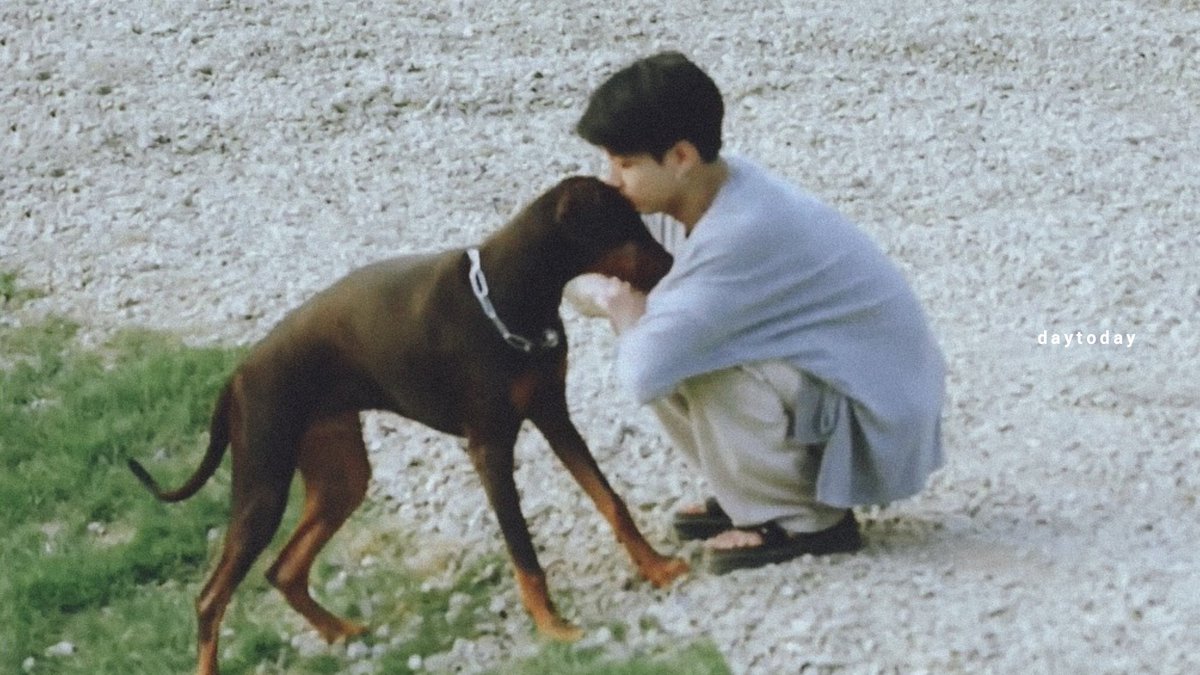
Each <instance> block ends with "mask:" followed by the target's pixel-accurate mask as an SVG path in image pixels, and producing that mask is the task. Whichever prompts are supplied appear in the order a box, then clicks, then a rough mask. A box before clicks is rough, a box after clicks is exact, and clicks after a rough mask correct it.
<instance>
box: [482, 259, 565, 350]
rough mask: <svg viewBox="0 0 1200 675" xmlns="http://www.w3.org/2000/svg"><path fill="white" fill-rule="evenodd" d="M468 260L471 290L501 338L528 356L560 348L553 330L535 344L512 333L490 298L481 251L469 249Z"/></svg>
mask: <svg viewBox="0 0 1200 675" xmlns="http://www.w3.org/2000/svg"><path fill="white" fill-rule="evenodd" d="M467 258H469V259H470V260H471V272H470V274H469V275H468V276H469V278H470V280H471V290H472V291H474V292H475V299H477V300H479V306H480V307H481V308H483V313H484V315H486V316H487V318H489V319H491V320H492V324H493V325H494V326H496V330H498V331H500V337H502V338H504V341H505V342H507V343H508V345H509V346H510V347H512V348H514V349H517V350H519V351H521V352H524V353H526V354H528V353H530V352H532V351H533V350H534V348H535V347H537V348H541V349H554V348H555V347H557V346H558V344H559V342H560V338H559V335H558V331H556V330H554V329H553V328H547V329H546V330H545V331H544V332H543V333H542V340H541V342H534V341H533V340H530V339H529V338H526V337H522V336H520V335H517V334H516V333H514V332H512V331H510V330H509V329H508V326H505V325H504V322H503V321H501V320H500V316H499V315H498V314H497V313H496V307H495V305H493V304H492V301H491V299H490V298H488V285H487V278H486V277H484V276H483V266H482V265H481V264H480V262H479V249H477V248H469V249H467Z"/></svg>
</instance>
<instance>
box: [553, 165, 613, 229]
mask: <svg viewBox="0 0 1200 675" xmlns="http://www.w3.org/2000/svg"><path fill="white" fill-rule="evenodd" d="M559 187H560V191H559V195H558V202H557V203H556V204H555V207H554V222H556V223H559V224H564V223H568V222H580V223H583V222H587V221H589V220H595V218H589V217H588V216H590V215H592V214H598V213H603V212H604V206H605V197H608V198H609V199H610V200H611V198H612V195H606V194H605V191H606V190H607V191H611V192H616V190H615V189H613V188H612V187H610V186H608V185H605V184H604V183H603V182H602V181H600V180H599V179H597V178H588V177H585V176H573V177H571V178H567V179H566V180H564V181H563V182H562V184H561V185H560V186H559Z"/></svg>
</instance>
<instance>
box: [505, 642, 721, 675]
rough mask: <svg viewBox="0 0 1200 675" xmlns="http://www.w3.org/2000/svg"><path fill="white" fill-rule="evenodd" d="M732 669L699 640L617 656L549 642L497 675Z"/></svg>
mask: <svg viewBox="0 0 1200 675" xmlns="http://www.w3.org/2000/svg"><path fill="white" fill-rule="evenodd" d="M730 672H731V671H730V670H729V666H728V665H727V664H726V663H725V658H724V657H723V656H722V655H721V653H720V652H719V651H717V648H716V646H715V645H713V644H712V643H711V642H697V643H693V644H690V645H687V646H684V647H681V648H679V649H677V650H673V651H670V652H668V653H664V654H660V655H658V656H636V657H632V658H628V659H613V658H612V657H608V656H605V655H604V653H603V652H602V651H601V650H599V649H583V650H581V649H575V648H573V647H571V646H570V645H549V646H547V647H545V648H543V649H542V651H541V652H540V653H539V654H538V655H537V656H535V657H533V658H531V659H528V660H525V661H520V662H517V663H514V664H510V665H507V666H505V667H504V668H503V669H502V670H498V671H495V675H501V673H503V674H504V675H539V674H540V673H555V675H663V674H665V673H679V674H680V675H685V674H686V675H728V674H729V673H730Z"/></svg>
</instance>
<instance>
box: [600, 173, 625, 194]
mask: <svg viewBox="0 0 1200 675" xmlns="http://www.w3.org/2000/svg"><path fill="white" fill-rule="evenodd" d="M600 180H602V181H604V182H605V183H608V184H609V185H611V186H613V187H615V188H617V189H618V190H620V189H621V176H620V174H618V173H617V171H616V169H609V170H608V171H606V172H605V173H604V176H603V177H601V179H600Z"/></svg>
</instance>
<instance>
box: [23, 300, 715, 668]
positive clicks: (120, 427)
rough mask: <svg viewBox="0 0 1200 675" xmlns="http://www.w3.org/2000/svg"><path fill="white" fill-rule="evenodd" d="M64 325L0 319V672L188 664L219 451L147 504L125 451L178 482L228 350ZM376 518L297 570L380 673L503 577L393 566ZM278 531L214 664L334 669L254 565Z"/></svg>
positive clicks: (487, 621)
mask: <svg viewBox="0 0 1200 675" xmlns="http://www.w3.org/2000/svg"><path fill="white" fill-rule="evenodd" d="M0 283H10V282H9V281H4V279H3V278H0ZM0 291H3V292H4V293H10V292H11V291H9V290H4V287H2V286H0ZM76 332H77V326H75V325H74V324H72V323H70V322H68V321H63V320H58V319H52V320H49V321H46V322H44V323H41V324H37V325H27V326H23V327H4V326H0V420H2V421H3V422H2V423H0V505H2V508H0V528H3V532H4V537H0V570H3V572H2V573H0V672H5V673H9V672H12V673H19V672H23V670H24V667H25V664H26V661H27V660H29V659H32V660H33V672H54V673H79V674H81V675H82V674H83V673H87V674H89V675H91V674H94V673H160V672H188V671H190V670H191V669H192V668H193V667H194V659H195V627H194V624H195V619H194V609H193V598H194V597H195V596H196V594H197V592H198V590H199V588H200V586H201V584H202V583H203V582H204V580H205V577H206V576H207V571H208V569H209V567H210V566H211V565H212V564H213V561H214V557H215V555H216V546H217V543H216V542H215V541H214V540H213V539H212V537H210V533H220V532H221V531H222V530H223V528H224V527H225V525H226V522H227V519H228V506H227V502H228V494H229V473H228V468H227V466H228V462H226V467H225V468H222V469H221V470H220V471H218V473H217V474H216V476H214V478H213V479H212V481H210V483H211V484H210V485H208V486H207V487H206V488H205V489H203V490H202V491H201V492H200V493H199V494H197V495H196V496H195V497H193V498H191V499H190V500H188V501H187V502H185V503H183V504H177V505H164V504H161V503H159V502H157V501H156V500H155V499H154V498H153V497H151V496H150V495H149V494H148V493H147V492H146V491H145V490H144V489H143V488H142V486H141V485H140V484H139V483H138V482H137V480H136V479H135V478H134V477H133V476H132V474H131V473H130V472H129V470H128V468H127V467H126V465H125V460H126V459H127V458H129V457H136V458H138V459H139V460H140V461H142V462H143V463H144V464H145V465H146V466H147V468H148V469H149V470H150V471H151V473H153V474H154V475H155V476H156V477H157V478H159V480H161V481H162V483H163V484H164V485H168V486H174V485H178V484H179V483H180V482H181V481H182V480H183V479H184V478H186V477H187V476H188V475H189V474H190V473H191V472H192V470H193V469H194V468H195V466H196V464H197V463H198V461H199V457H200V456H201V455H202V454H203V452H204V445H205V443H206V441H207V438H206V434H205V431H206V430H207V427H208V420H209V415H210V414H211V406H212V405H213V403H214V401H215V398H216V395H217V392H218V390H219V389H220V387H221V386H222V385H223V383H224V381H225V379H226V378H227V377H228V374H229V373H230V372H231V371H232V369H233V368H234V366H235V364H236V362H237V361H238V360H239V359H240V358H241V357H242V355H243V353H244V351H243V350H236V349H232V350H231V349H220V348H205V349H197V348H191V347H187V346H185V345H183V344H182V343H180V342H179V341H178V340H177V339H174V338H171V337H169V336H164V335H159V334H154V333H147V332H142V331H130V332H126V333H123V334H121V335H120V336H118V337H117V338H116V339H114V340H113V341H112V342H110V343H109V344H107V345H105V346H104V347H103V348H101V349H98V350H86V349H82V348H81V347H80V346H79V345H78V343H77V342H76V341H75V334H76ZM300 489H301V488H300V487H299V484H298V481H297V484H296V485H294V486H293V494H292V498H291V500H290V508H289V510H288V514H287V515H285V517H284V523H283V525H282V527H281V528H280V531H281V533H290V532H291V530H292V528H293V527H294V524H295V521H296V520H297V516H298V511H299V508H298V507H299V504H300V503H301V502H302V499H301V498H300V495H299V492H300ZM381 519H382V518H381V516H380V515H379V513H377V512H375V511H374V510H373V509H372V508H370V507H369V506H368V508H365V509H363V510H362V511H361V512H360V513H359V514H357V515H355V516H354V517H353V518H352V519H351V521H350V522H349V523H348V524H347V526H346V527H345V528H343V531H342V533H341V534H339V536H338V539H336V540H335V541H334V544H333V545H331V546H330V547H328V548H327V549H326V550H325V552H324V553H323V555H322V556H321V558H319V559H318V565H317V569H316V570H314V574H313V579H312V587H313V588H314V589H316V590H315V595H316V596H317V599H318V601H320V602H326V603H328V605H329V607H330V609H331V610H332V611H334V612H338V613H343V614H345V615H346V616H348V617H349V618H351V619H355V620H359V621H362V622H363V623H365V624H367V625H369V626H371V627H372V628H373V629H377V628H380V627H384V630H382V631H379V632H378V633H372V634H369V635H367V636H364V637H363V638H362V639H361V640H360V641H361V642H362V643H363V644H364V645H365V646H366V647H368V648H373V647H375V646H376V645H380V644H382V645H384V647H383V649H382V651H383V654H382V655H381V657H380V658H379V660H378V662H377V663H378V671H379V672H385V673H406V672H409V667H408V662H409V659H410V658H411V657H413V656H421V657H422V658H424V657H427V656H430V655H433V654H437V653H441V652H445V651H446V650H448V649H450V648H451V647H452V646H453V644H454V642H455V641H456V640H458V639H474V638H477V637H479V636H480V635H481V634H483V633H485V632H486V631H489V630H494V629H495V626H494V623H495V621H496V618H495V617H493V616H491V613H490V611H489V610H488V606H489V604H490V601H491V599H492V598H493V597H495V596H496V595H497V594H499V593H501V592H504V591H505V590H507V589H506V587H505V584H511V583H512V581H511V579H510V578H508V575H507V574H505V573H504V571H505V570H507V562H506V561H505V560H503V559H501V558H491V559H482V560H477V561H475V562H472V563H469V564H467V565H465V566H464V567H462V568H460V569H451V570H449V571H447V569H446V567H447V566H450V567H453V566H454V565H457V564H458V563H456V562H453V561H450V562H448V563H447V565H443V566H442V567H441V569H440V570H439V571H438V572H437V575H438V577H437V580H436V581H437V583H430V581H431V580H430V579H429V578H428V577H426V576H424V575H422V574H418V573H415V572H412V571H410V570H409V569H408V568H407V567H406V566H405V564H404V563H403V560H404V557H405V556H404V551H405V550H409V551H411V550H413V549H414V545H413V544H412V542H410V541H408V535H406V534H405V533H397V532H389V531H387V530H382V531H381V528H380V527H379V522H378V521H380V520H381ZM347 539H349V540H350V543H349V544H347ZM283 541H284V535H283V534H281V535H280V536H278V537H277V539H276V541H275V543H274V545H273V546H272V548H271V550H268V551H267V552H266V553H265V554H264V555H263V556H262V558H261V559H260V562H259V565H258V566H256V569H255V570H254V571H252V572H251V574H250V575H249V576H248V577H247V579H246V581H245V582H244V583H243V584H242V585H241V586H240V587H239V588H238V592H237V594H236V595H235V597H234V601H233V603H232V604H231V606H230V609H229V611H228V613H227V616H226V618H225V621H224V624H223V625H224V627H225V628H227V629H232V630H230V631H228V632H227V633H226V635H225V636H223V638H222V642H221V655H220V658H221V662H222V666H223V668H224V669H225V672H260V673H288V674H291V673H313V674H318V673H339V672H345V671H346V670H347V669H348V668H349V667H350V666H351V664H352V662H353V659H352V658H351V657H350V656H347V650H346V649H345V648H334V649H324V648H318V649H316V650H315V653H314V652H312V651H308V650H305V649H298V648H297V647H296V646H293V638H294V636H297V635H301V636H304V635H307V634H310V629H309V627H308V625H307V624H306V623H304V621H303V619H302V618H301V617H300V616H299V615H298V614H296V613H295V612H293V611H292V610H291V609H290V608H289V607H287V605H286V603H285V601H284V600H283V598H282V597H281V596H280V595H279V594H278V593H277V592H276V591H274V589H271V588H270V587H269V585H268V584H267V583H266V581H265V580H264V579H263V575H262V573H261V569H262V568H263V567H265V565H266V564H267V563H268V562H269V561H270V560H273V559H274V556H275V555H276V552H277V551H278V550H279V548H280V547H281V546H282V544H283ZM372 559H373V560H375V561H377V562H375V563H374V564H367V563H364V560H368V561H369V560H372ZM324 596H328V597H324ZM518 611H519V610H518ZM531 630H532V628H531ZM614 635H618V632H617V631H614ZM304 639H309V638H307V637H305V638H304ZM311 639H313V640H315V639H316V638H311ZM302 641H303V640H302ZM60 642H66V643H70V644H71V645H73V647H74V650H75V651H74V654H73V655H70V656H51V655H47V654H46V650H47V648H48V647H51V646H52V645H55V644H58V643H60ZM514 669H516V670H514ZM503 672H522V673H535V672H563V673H601V672H605V673H608V672H619V673H660V672H688V673H693V672H694V673H710V672H711V673H724V672H727V669H726V668H725V667H724V665H723V661H722V660H721V658H720V655H719V654H717V653H716V651H715V649H711V648H709V647H706V646H704V645H699V646H691V647H688V648H686V649H683V650H680V651H679V652H677V653H672V654H668V655H663V656H659V657H654V658H652V659H647V658H641V659H635V660H633V661H629V662H626V663H614V662H611V661H606V660H605V658H604V656H603V655H601V654H598V653H594V652H591V651H588V650H573V649H571V648H569V647H561V646H558V645H547V647H546V648H545V649H544V650H543V652H542V653H540V654H539V655H538V656H537V657H536V658H535V659H533V660H530V661H528V662H527V663H523V664H517V665H514V666H513V668H505V669H504V670H503Z"/></svg>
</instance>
